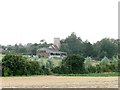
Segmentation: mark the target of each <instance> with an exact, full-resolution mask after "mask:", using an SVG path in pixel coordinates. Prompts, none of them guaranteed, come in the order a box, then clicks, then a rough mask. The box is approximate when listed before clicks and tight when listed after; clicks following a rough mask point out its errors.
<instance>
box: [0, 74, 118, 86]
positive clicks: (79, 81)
mask: <svg viewBox="0 0 120 90" xmlns="http://www.w3.org/2000/svg"><path fill="white" fill-rule="evenodd" d="M2 87H4V88H5V87H7V88H9V87H12V88H31V87H32V88H118V77H81V76H77V77H76V76H72V77H71V76H29V77H2Z"/></svg>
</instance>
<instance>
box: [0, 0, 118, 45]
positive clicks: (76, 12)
mask: <svg viewBox="0 0 120 90" xmlns="http://www.w3.org/2000/svg"><path fill="white" fill-rule="evenodd" d="M118 1H119V0H0V44H1V45H8V44H11V45H14V44H16V43H22V44H27V43H39V42H40V40H41V39H45V40H46V41H47V42H48V43H52V42H53V38H54V37H59V38H61V39H65V38H66V37H67V36H68V35H70V34H71V33H72V32H75V33H76V35H77V36H78V37H81V39H82V40H83V41H85V40H88V41H90V42H91V43H95V42H96V41H99V40H101V39H103V38H114V39H117V38H118Z"/></svg>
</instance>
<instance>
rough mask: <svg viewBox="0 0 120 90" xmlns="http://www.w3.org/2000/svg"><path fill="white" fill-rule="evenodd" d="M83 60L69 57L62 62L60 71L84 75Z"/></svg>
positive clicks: (78, 57)
mask: <svg viewBox="0 0 120 90" xmlns="http://www.w3.org/2000/svg"><path fill="white" fill-rule="evenodd" d="M84 60H85V59H84V58H83V57H81V56H79V55H69V56H67V57H66V58H65V59H64V60H62V66H61V71H62V72H63V73H67V74H68V73H69V74H71V73H72V74H78V73H84V70H85V69H84Z"/></svg>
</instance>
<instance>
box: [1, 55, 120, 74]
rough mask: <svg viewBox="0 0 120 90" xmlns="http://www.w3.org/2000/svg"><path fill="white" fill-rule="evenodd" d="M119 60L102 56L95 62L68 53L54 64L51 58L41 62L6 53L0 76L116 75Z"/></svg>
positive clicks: (88, 58)
mask: <svg viewBox="0 0 120 90" xmlns="http://www.w3.org/2000/svg"><path fill="white" fill-rule="evenodd" d="M118 64H120V60H119V59H118V58H117V57H113V59H112V60H109V59H108V58H107V57H104V58H103V59H102V60H101V61H99V62H95V61H94V60H92V59H91V58H90V57H87V58H83V57H81V56H79V55H70V56H67V57H66V58H65V59H63V60H62V61H61V63H59V65H57V66H56V65H54V63H53V61H52V60H48V61H46V63H43V62H42V61H38V60H31V59H29V58H26V57H24V56H21V55H14V54H7V55H5V56H4V57H3V59H2V76H31V75H61V76H118V74H117V72H118Z"/></svg>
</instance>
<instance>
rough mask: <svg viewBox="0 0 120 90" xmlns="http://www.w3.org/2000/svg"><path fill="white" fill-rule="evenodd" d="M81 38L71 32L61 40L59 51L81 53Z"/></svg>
mask: <svg viewBox="0 0 120 90" xmlns="http://www.w3.org/2000/svg"><path fill="white" fill-rule="evenodd" d="M82 43H83V42H82V40H81V39H80V37H77V36H76V34H75V33H74V32H73V33H72V34H71V35H70V36H68V37H67V38H66V39H65V40H62V41H61V49H60V50H61V51H64V52H67V53H68V54H81V53H82Z"/></svg>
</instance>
